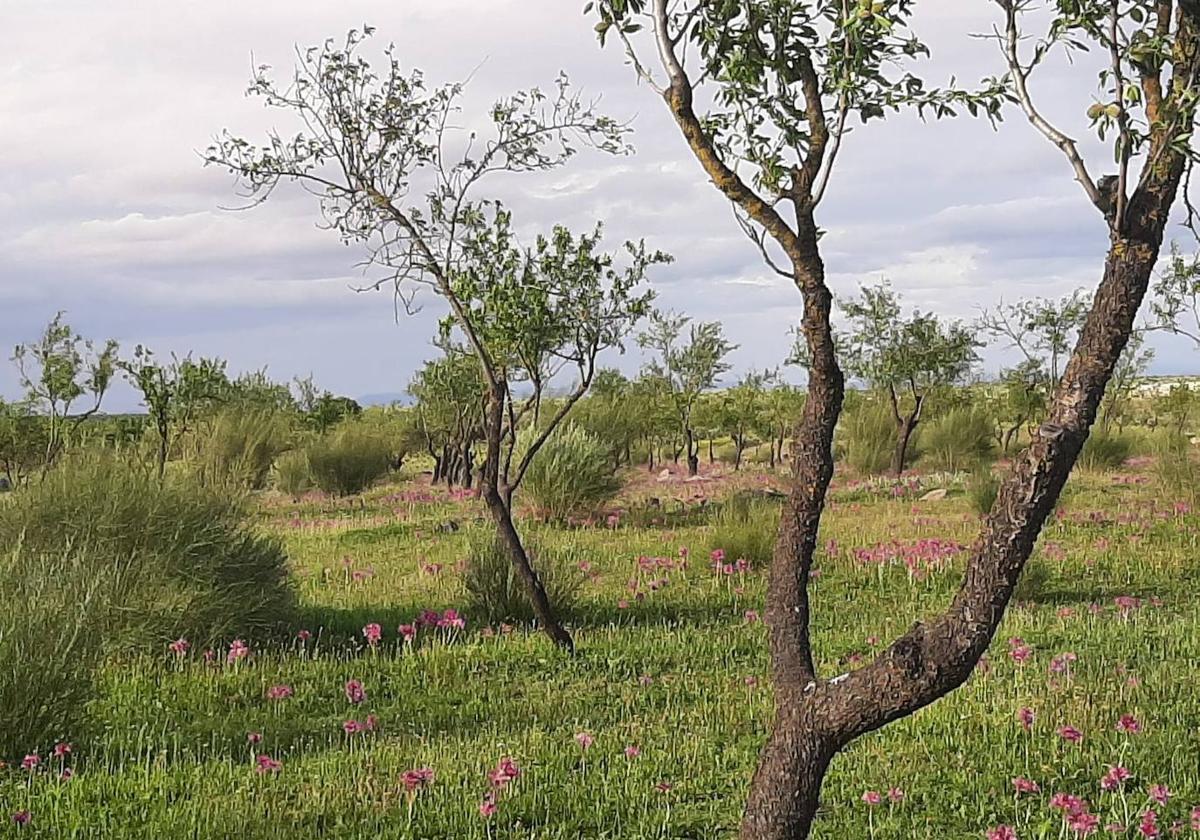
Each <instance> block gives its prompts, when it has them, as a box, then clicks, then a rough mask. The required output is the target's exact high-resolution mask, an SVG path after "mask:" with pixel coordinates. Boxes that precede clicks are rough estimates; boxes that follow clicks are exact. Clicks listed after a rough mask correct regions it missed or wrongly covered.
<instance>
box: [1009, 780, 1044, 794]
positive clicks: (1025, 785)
mask: <svg viewBox="0 0 1200 840" xmlns="http://www.w3.org/2000/svg"><path fill="white" fill-rule="evenodd" d="M1012 783H1013V788H1014V789H1015V790H1016V792H1017V796H1020V795H1021V794H1022V793H1038V792H1040V791H1041V788H1040V787H1039V786H1038V783H1037V782H1035V781H1032V780H1031V779H1026V778H1024V777H1022V776H1017V777H1016V778H1015V779H1013V780H1012Z"/></svg>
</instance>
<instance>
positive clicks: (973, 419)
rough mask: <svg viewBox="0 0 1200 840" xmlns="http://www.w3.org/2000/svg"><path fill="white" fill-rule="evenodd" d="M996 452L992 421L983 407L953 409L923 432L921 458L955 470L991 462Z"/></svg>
mask: <svg viewBox="0 0 1200 840" xmlns="http://www.w3.org/2000/svg"><path fill="white" fill-rule="evenodd" d="M995 454H996V440H995V438H994V436H993V424H992V420H991V419H990V418H989V417H988V416H987V415H986V414H985V413H984V412H983V411H981V410H979V409H976V408H969V407H958V408H952V409H950V410H949V411H947V412H946V413H945V414H943V415H942V416H940V417H937V418H934V419H933V420H930V421H929V422H927V423H926V424H925V426H924V428H923V430H922V431H921V461H922V464H923V465H927V466H930V467H933V468H934V469H939V470H947V471H949V472H955V471H957V470H963V469H970V468H973V467H976V466H978V465H980V464H986V463H988V462H990V461H991V460H992V459H993V458H994V457H995Z"/></svg>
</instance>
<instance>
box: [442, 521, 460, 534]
mask: <svg viewBox="0 0 1200 840" xmlns="http://www.w3.org/2000/svg"><path fill="white" fill-rule="evenodd" d="M437 531H438V533H439V534H455V533H458V523H457V522H455V521H454V520H453V519H447V520H446V521H445V522H443V523H442V524H441V525H439V526H437Z"/></svg>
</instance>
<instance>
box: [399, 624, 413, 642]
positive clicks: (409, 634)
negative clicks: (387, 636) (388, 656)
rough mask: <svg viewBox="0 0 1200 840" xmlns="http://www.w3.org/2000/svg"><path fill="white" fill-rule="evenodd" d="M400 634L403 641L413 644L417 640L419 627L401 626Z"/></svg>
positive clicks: (411, 625)
mask: <svg viewBox="0 0 1200 840" xmlns="http://www.w3.org/2000/svg"><path fill="white" fill-rule="evenodd" d="M398 632H399V633H400V637H401V638H402V639H404V641H406V642H411V641H412V640H413V639H415V638H416V637H417V625H415V624H401V625H400V627H399V628H398Z"/></svg>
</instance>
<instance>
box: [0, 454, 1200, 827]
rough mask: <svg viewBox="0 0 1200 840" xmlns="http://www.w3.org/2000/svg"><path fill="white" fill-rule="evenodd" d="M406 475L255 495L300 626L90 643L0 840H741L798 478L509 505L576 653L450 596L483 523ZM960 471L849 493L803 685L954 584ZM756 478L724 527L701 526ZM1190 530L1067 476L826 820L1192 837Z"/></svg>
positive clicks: (826, 544)
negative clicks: (998, 591) (783, 532)
mask: <svg viewBox="0 0 1200 840" xmlns="http://www.w3.org/2000/svg"><path fill="white" fill-rule="evenodd" d="M422 466H423V465H422V464H421V463H420V462H415V466H409V467H407V468H406V470H405V471H404V472H403V473H401V474H399V475H394V476H393V477H392V478H390V479H389V480H388V482H387V483H386V484H384V485H381V486H376V487H374V488H372V489H370V490H368V491H366V492H365V493H363V494H361V495H358V496H353V497H349V498H332V497H328V496H325V495H323V494H319V493H309V494H307V495H305V496H303V497H302V498H300V499H299V500H293V499H292V498H289V497H287V496H285V495H283V494H280V493H277V492H275V491H268V492H264V493H261V494H259V495H258V496H257V497H256V498H255V502H254V506H255V507H254V510H255V523H254V527H255V528H256V529H257V530H258V531H260V532H263V533H266V534H271V535H275V536H277V537H278V538H279V539H281V540H282V542H283V545H284V547H285V549H286V552H287V555H288V558H289V561H288V562H289V567H290V571H291V573H292V575H293V577H294V580H295V582H296V583H295V585H296V588H297V591H298V596H299V613H298V615H299V618H298V619H297V623H296V626H295V627H293V628H291V629H290V630H289V635H290V640H289V641H286V642H284V641H278V642H275V643H271V644H263V645H261V646H260V645H243V644H241V643H240V642H237V641H235V642H232V643H231V644H226V645H223V646H221V647H214V648H211V649H210V648H203V647H202V646H201V645H199V644H193V643H192V642H191V641H190V640H186V639H184V640H176V641H175V642H173V643H171V644H163V645H162V646H161V650H160V651H158V652H157V653H156V654H129V655H125V656H116V657H110V658H109V659H108V660H106V661H105V664H104V665H103V667H102V669H101V671H100V675H99V680H98V688H97V691H96V694H95V696H94V697H93V698H92V699H91V700H90V701H89V704H90V705H89V706H88V719H89V720H90V721H93V724H92V728H91V729H90V730H89V731H88V736H87V738H86V741H85V740H83V739H80V740H77V741H76V742H74V743H71V744H63V743H59V744H55V743H44V744H35V745H30V747H29V753H28V755H27V756H26V757H25V758H24V760H23V761H22V760H20V757H17V760H14V761H13V762H11V764H10V766H8V767H7V768H6V769H4V770H3V771H0V808H3V809H4V811H5V825H4V827H3V828H0V835H4V836H8V835H11V836H21V837H46V838H65V837H113V838H119V837H234V836H236V837H244V838H258V837H263V838H267V837H325V836H328V837H339V838H367V837H388V838H430V840H432V838H446V839H447V840H449V838H454V840H460V839H462V840H465V839H466V838H497V840H498V839H499V838H546V839H547V840H549V838H616V837H622V838H634V837H636V838H643V837H645V838H712V837H724V836H732V834H733V833H734V831H735V829H736V826H737V823H738V819H739V816H740V813H741V809H742V805H743V802H744V795H745V788H746V784H747V781H748V779H749V776H750V774H751V773H752V771H753V768H754V764H755V759H756V756H757V752H758V749H759V748H760V746H761V744H762V741H763V739H764V737H765V726H766V725H767V723H768V721H769V720H770V712H771V689H770V685H769V679H768V674H767V653H766V634H765V630H764V627H763V624H762V622H761V620H760V618H759V611H760V610H761V604H762V599H763V593H764V589H765V558H764V557H763V556H762V552H763V551H764V550H769V545H770V540H771V534H772V523H771V517H772V514H773V511H772V507H773V506H774V505H777V504H778V501H777V499H776V497H774V496H773V495H771V491H772V490H773V489H782V488H783V487H784V486H786V475H785V473H783V472H782V471H772V470H767V469H766V468H765V467H756V468H754V469H750V470H743V471H741V472H739V473H736V474H735V473H733V472H732V471H730V470H729V468H728V467H723V466H721V465H719V464H718V465H716V466H713V465H708V464H706V465H704V468H703V469H702V472H701V477H700V480H693V481H688V480H686V479H685V477H684V476H685V475H686V473H681V472H680V471H679V469H678V468H674V469H673V471H672V473H671V474H670V476H669V477H667V478H666V479H665V480H661V479H660V477H659V476H658V475H657V474H651V473H648V472H646V471H645V470H644V469H640V470H627V471H626V475H625V488H624V490H623V491H622V493H621V495H620V496H619V497H618V498H617V499H616V500H615V501H613V502H612V503H611V504H610V505H609V506H608V508H607V509H606V512H605V513H603V514H600V515H598V516H596V517H594V518H593V519H592V520H591V521H588V522H580V523H574V524H572V525H570V526H563V527H551V526H547V525H541V524H538V523H537V522H536V521H535V520H534V519H533V518H531V517H525V518H524V520H523V521H524V523H525V526H524V527H525V528H526V529H527V530H529V531H530V532H531V533H533V534H534V536H535V538H536V539H537V540H538V541H539V543H540V544H544V545H549V546H555V547H558V548H561V549H563V553H564V556H569V557H571V558H572V563H573V564H574V573H575V574H576V575H577V577H578V583H579V589H578V592H577V597H576V598H575V603H574V604H573V605H572V606H571V607H570V609H569V610H568V611H567V615H568V618H569V623H570V625H571V627H572V629H573V632H574V634H575V637H576V642H577V646H578V652H577V654H576V655H575V656H573V657H571V656H567V655H564V654H563V653H561V652H559V651H558V650H556V649H555V648H554V647H553V646H552V645H551V643H550V642H549V641H548V640H547V639H546V638H545V637H544V636H542V635H541V634H539V633H538V632H536V631H535V630H533V629H531V628H529V627H527V626H510V625H508V624H500V625H493V626H488V625H487V624H486V623H485V621H484V620H482V619H481V618H480V617H479V616H478V615H475V614H472V613H471V611H470V610H469V609H468V608H467V599H466V596H465V594H464V587H463V582H462V578H463V570H464V567H463V558H464V555H465V553H466V551H467V546H468V542H469V540H470V537H471V534H472V533H474V532H476V530H477V528H478V527H479V526H480V525H481V524H482V523H483V516H484V510H483V508H482V506H481V504H480V502H479V501H478V500H476V499H475V498H473V495H472V494H471V493H469V492H466V491H462V490H448V489H446V488H445V487H442V486H436V487H434V486H430V484H429V477H428V475H425V474H422V473H421V472H420V468H421V467H422ZM962 484H963V482H962V476H961V475H952V474H933V475H928V476H915V477H908V478H905V479H903V480H900V481H894V480H888V479H874V480H868V481H856V480H852V479H849V478H846V477H839V478H838V479H836V480H835V484H834V489H833V494H832V499H833V501H832V504H831V507H830V510H829V513H828V515H827V516H826V518H825V520H824V523H823V525H822V528H823V531H822V535H821V545H822V546H823V549H822V551H821V554H820V557H819V560H818V563H817V568H816V571H815V573H814V578H815V579H814V582H813V587H812V588H813V598H814V604H815V626H814V643H815V648H816V650H817V652H818V656H819V657H820V661H819V667H820V670H821V673H822V674H823V675H825V676H833V675H835V674H838V673H841V672H845V671H847V670H849V669H852V668H854V667H855V666H856V664H857V663H859V662H861V661H863V660H864V659H865V658H867V657H870V656H871V655H872V652H873V650H875V649H877V648H879V647H880V646H881V645H883V644H886V643H887V642H888V641H889V640H890V639H891V638H893V637H894V636H895V635H896V634H897V633H899V632H902V631H903V630H904V629H906V628H907V627H908V626H909V625H910V624H911V623H912V622H913V621H915V620H918V619H919V618H920V617H922V616H923V615H926V614H929V613H931V612H932V611H934V610H936V609H938V608H939V607H940V606H941V605H943V604H944V603H945V602H946V601H947V599H948V598H949V596H950V594H951V593H952V592H953V590H954V588H955V586H956V585H957V582H958V578H959V572H960V570H961V561H962V553H963V550H964V549H965V547H966V546H968V545H969V544H970V543H971V542H972V540H973V539H974V535H975V533H976V531H977V529H978V524H979V517H978V515H977V514H976V513H975V512H974V511H973V510H972V507H971V505H970V503H969V500H968V498H967V496H966V495H965V494H964V492H963V489H962ZM938 488H947V489H948V490H949V491H950V492H949V493H948V495H947V496H946V497H945V498H940V499H937V498H935V499H925V500H923V498H922V497H924V496H925V495H926V494H927V492H928V491H929V490H931V489H938ZM750 495H754V496H755V497H756V501H755V502H754V504H752V505H749V506H748V508H747V509H746V510H745V511H743V513H742V514H740V515H741V517H742V521H740V523H739V521H738V515H739V514H737V513H736V511H735V513H734V515H733V516H732V517H731V516H725V517H722V516H720V515H718V514H719V512H720V511H721V510H722V506H723V504H724V505H726V506H730V505H732V502H730V500H731V499H736V498H745V497H748V496H750ZM936 495H938V494H935V496H936ZM731 509H732V508H731ZM730 522H733V523H734V524H733V525H732V526H731V525H730V524H729V523H730ZM764 547H765V548H764ZM1198 547H1200V516H1198V515H1197V512H1196V511H1195V510H1193V509H1192V507H1191V505H1190V504H1189V503H1187V502H1183V501H1176V500H1175V499H1174V498H1171V497H1170V494H1167V493H1165V492H1164V491H1163V490H1162V489H1161V488H1159V487H1158V486H1157V485H1156V483H1155V479H1154V477H1153V476H1152V474H1151V472H1150V470H1149V469H1148V467H1147V466H1146V462H1145V459H1142V460H1141V461H1138V460H1134V461H1133V462H1131V463H1130V464H1127V465H1126V466H1124V467H1122V468H1120V469H1118V470H1115V471H1095V472H1086V471H1085V472H1078V473H1077V474H1076V475H1075V476H1073V477H1072V479H1071V481H1070V484H1069V485H1068V490H1067V493H1066V494H1065V497H1064V499H1063V501H1062V502H1061V504H1060V506H1059V508H1058V511H1057V513H1056V516H1055V517H1054V520H1053V522H1052V523H1050V524H1049V525H1048V526H1047V528H1046V529H1045V531H1044V533H1043V534H1042V537H1041V540H1040V542H1039V547H1038V550H1037V553H1036V554H1035V556H1034V558H1033V560H1032V561H1031V567H1030V569H1028V570H1027V572H1026V578H1025V580H1024V581H1023V584H1022V588H1021V590H1020V591H1019V592H1018V602H1017V603H1016V604H1015V605H1014V607H1013V608H1012V609H1011V610H1010V611H1009V613H1008V616H1007V618H1006V619H1005V623H1004V626H1003V629H1002V632H1001V633H1000V634H999V635H998V637H997V639H996V641H995V643H994V645H993V648H992V649H991V651H990V652H989V654H988V656H987V658H986V659H985V660H984V662H983V663H981V665H980V667H979V668H978V669H977V671H976V673H975V675H974V676H973V677H972V679H971V680H970V681H969V682H968V684H967V685H966V686H965V687H963V688H962V689H961V690H959V691H957V692H955V693H953V694H952V695H951V696H949V697H948V698H945V699H944V700H942V701H940V702H939V703H937V704H935V705H934V706H932V707H931V708H928V709H926V710H924V711H922V712H920V713H918V714H916V715H914V716H913V717H911V718H909V719H906V720H904V721H901V722H899V723H897V724H895V725H893V726H890V727H888V728H887V729H886V730H884V731H881V732H878V733H875V734H873V735H869V736H867V737H865V738H863V739H861V740H859V741H857V742H856V743H855V744H853V745H852V746H851V747H850V748H849V749H848V750H847V751H846V752H845V753H843V754H842V755H840V756H839V757H838V758H837V759H836V760H835V763H834V766H833V769H832V771H831V774H830V776H829V777H828V779H827V781H826V784H825V788H824V796H823V800H822V807H821V815H820V819H819V821H818V824H817V828H816V830H815V836H817V837H820V838H828V840H833V838H872V840H874V838H938V840H942V839H943V838H946V839H949V838H981V837H985V836H986V837H996V838H1001V840H1005V838H1008V837H1010V836H1015V837H1019V838H1020V840H1031V838H1062V837H1075V836H1087V835H1089V834H1092V833H1096V834H1103V835H1104V836H1117V837H1157V836H1174V835H1176V834H1180V833H1184V834H1188V833H1191V832H1197V831H1200V808H1197V807H1196V806H1200V699H1198V696H1197V694H1196V693H1195V692H1194V691H1192V687H1193V685H1194V683H1195V679H1196V676H1197V665H1198V663H1200V599H1197V598H1196V596H1195V593H1194V590H1195V585H1196V582H1197V579H1198V577H1200V562H1198V560H1197V557H1198ZM746 555H751V556H746ZM29 702H30V703H37V702H39V698H38V697H36V696H31V697H29ZM1148 815H1152V816H1148ZM1003 827H1011V828H1012V829H1013V831H1014V832H1015V833H1014V834H1011V835H1010V834H1007V833H1005V829H1004V828H1003Z"/></svg>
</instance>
